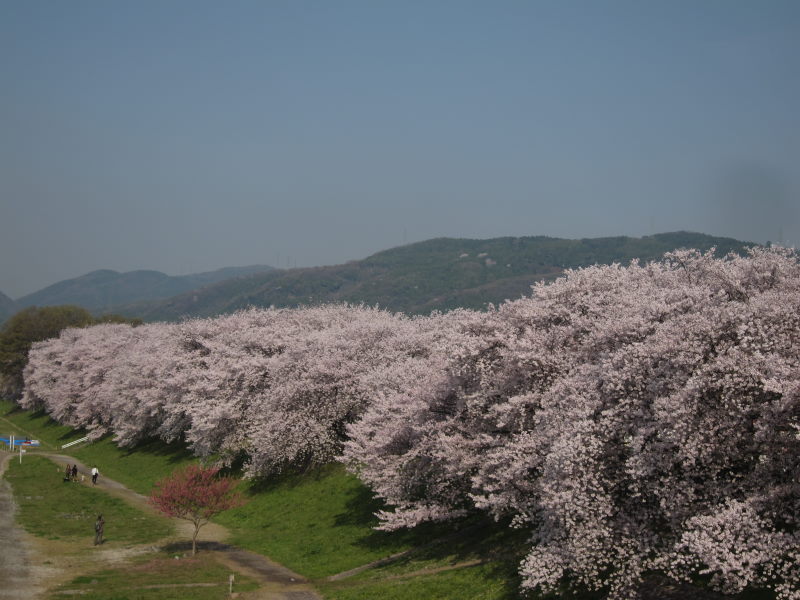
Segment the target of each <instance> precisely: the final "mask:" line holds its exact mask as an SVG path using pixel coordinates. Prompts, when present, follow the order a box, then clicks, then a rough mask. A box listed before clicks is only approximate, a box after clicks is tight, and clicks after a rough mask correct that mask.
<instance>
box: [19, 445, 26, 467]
mask: <svg viewBox="0 0 800 600" xmlns="http://www.w3.org/2000/svg"><path fill="white" fill-rule="evenodd" d="M23 452H25V450H23V449H22V444H20V445H19V464H22V453H23Z"/></svg>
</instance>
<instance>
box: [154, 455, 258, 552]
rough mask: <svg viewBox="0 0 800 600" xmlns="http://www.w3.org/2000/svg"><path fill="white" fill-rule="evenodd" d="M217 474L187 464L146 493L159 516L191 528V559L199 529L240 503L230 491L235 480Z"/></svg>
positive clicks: (213, 469) (236, 495) (238, 496)
mask: <svg viewBox="0 0 800 600" xmlns="http://www.w3.org/2000/svg"><path fill="white" fill-rule="evenodd" d="M218 472H219V469H218V468H216V467H203V466H201V465H189V466H187V467H184V468H183V469H179V470H177V471H174V472H173V473H172V474H171V475H168V476H167V477H165V478H164V479H161V480H159V481H158V482H156V485H155V487H154V488H153V491H152V492H151V493H150V498H149V500H150V503H151V504H152V505H153V506H155V507H156V508H157V509H158V510H160V511H161V512H162V513H164V514H165V515H167V516H168V517H177V518H178V519H184V520H186V521H190V522H191V523H192V524H193V525H194V534H193V535H192V556H194V555H195V554H197V533H198V532H199V531H200V528H201V527H202V526H203V525H205V524H206V523H208V522H209V521H210V520H211V518H212V517H213V516H215V515H217V514H219V513H221V512H222V511H224V510H228V509H229V508H235V507H237V506H241V505H242V504H244V500H243V499H242V497H241V494H240V493H239V492H238V491H236V490H234V488H235V487H236V480H235V479H233V478H231V477H217V473H218Z"/></svg>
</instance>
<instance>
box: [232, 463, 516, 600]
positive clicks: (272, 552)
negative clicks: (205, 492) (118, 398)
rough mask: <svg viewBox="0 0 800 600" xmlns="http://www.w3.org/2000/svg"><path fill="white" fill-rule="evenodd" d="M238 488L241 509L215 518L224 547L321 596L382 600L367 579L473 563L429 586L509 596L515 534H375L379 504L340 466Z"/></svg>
mask: <svg viewBox="0 0 800 600" xmlns="http://www.w3.org/2000/svg"><path fill="white" fill-rule="evenodd" d="M243 487H244V489H245V495H246V497H247V498H248V503H247V504H246V505H245V506H243V507H241V508H238V509H234V510H230V511H227V512H226V513H224V514H223V515H221V516H220V517H219V518H218V519H217V520H218V521H219V522H220V523H222V524H223V525H225V526H226V527H228V528H229V529H230V530H231V531H232V533H233V539H232V540H231V542H232V543H233V544H235V545H237V546H241V547H243V548H247V549H249V550H253V551H254V552H259V553H262V554H266V555H268V556H270V557H271V558H273V559H275V560H277V561H278V562H280V563H282V564H284V565H286V566H288V567H289V568H291V569H293V570H295V571H297V572H298V573H301V574H303V575H305V576H307V577H310V578H312V579H314V580H315V581H316V583H315V585H316V584H319V585H320V587H321V588H323V589H325V590H326V597H330V598H340V597H341V598H349V597H351V596H349V595H348V594H357V593H362V592H360V591H358V590H361V589H362V588H363V590H364V591H363V593H364V594H365V595H364V596H363V597H365V598H368V597H372V598H382V597H383V596H382V595H381V594H382V593H383V592H382V591H381V590H378V589H377V588H376V590H374V591H370V590H371V588H372V587H374V586H378V587H380V585H383V584H381V583H379V582H377V581H375V580H374V579H375V578H387V577H397V576H403V574H405V573H410V572H414V571H419V570H421V569H437V568H442V567H444V568H448V567H450V566H452V565H453V564H457V563H460V562H464V561H474V560H482V561H486V563H487V564H485V565H482V566H480V567H470V568H459V569H456V570H452V571H447V572H446V573H437V574H436V575H431V576H430V577H431V578H432V579H431V581H432V582H441V585H452V587H453V589H454V590H461V592H454V594H455V595H453V596H452V597H453V598H472V597H476V598H477V597H480V598H483V597H484V596H469V595H467V596H465V595H463V590H464V589H470V588H471V589H473V591H474V590H475V589H479V590H485V591H486V594H488V595H486V596H485V597H486V598H516V597H517V584H518V577H517V575H516V567H517V563H518V560H519V556H518V555H517V554H516V553H515V552H513V551H511V552H509V551H508V549H509V548H518V547H520V544H519V543H518V542H519V541H520V539H522V537H524V536H523V535H522V534H520V533H519V532H516V531H513V532H509V529H508V528H507V527H502V526H499V525H497V524H494V523H489V522H486V521H477V520H474V519H473V520H471V521H461V522H459V523H456V524H452V523H444V524H439V525H431V524H429V525H424V526H420V527H417V528H415V529H413V530H410V531H396V532H380V531H375V530H374V529H373V527H374V526H375V525H376V524H377V519H376V518H375V516H374V513H375V511H377V510H379V509H381V508H383V506H382V504H381V503H380V502H378V501H377V500H375V499H374V498H373V497H372V494H371V493H370V492H369V490H368V489H367V488H365V487H364V486H363V484H361V483H360V482H359V481H358V479H356V478H355V477H354V476H352V475H350V474H349V473H347V472H345V470H344V468H343V467H342V466H341V465H327V466H325V467H321V468H319V469H316V470H315V471H313V472H311V473H305V474H301V475H298V474H293V475H285V476H283V477H280V478H273V479H271V480H268V481H261V482H249V483H245V484H243ZM412 549H415V550H414V551H413V552H412V553H411V554H410V555H409V556H407V557H404V558H402V559H399V560H396V561H393V562H392V563H391V564H389V565H386V566H384V567H380V568H373V569H369V570H367V571H365V572H363V573H361V574H359V575H356V576H354V577H352V578H347V579H345V580H341V581H340V582H336V583H331V584H324V583H323V582H321V581H320V580H321V579H323V578H325V577H327V576H330V575H333V574H336V573H340V572H343V571H347V570H349V569H353V568H355V567H359V566H361V565H365V564H367V563H370V562H373V561H375V560H378V559H381V558H385V557H387V556H389V555H392V554H395V553H398V552H403V551H408V550H412ZM354 582H358V584H355V583H354ZM446 582H450V583H449V584H448V583H446ZM454 582H461V583H458V584H457V585H456V584H455V583H454ZM462 584H463V587H461V586H462ZM354 585H356V587H353V586H354ZM386 585H387V586H388V588H394V587H397V589H398V590H407V591H408V592H407V593H408V594H409V595H407V596H397V597H398V598H399V597H404V598H418V597H425V598H428V597H429V596H427V595H424V594H423V595H419V594H418V591H419V589H421V588H419V587H417V586H416V585H415V584H409V583H408V582H405V583H400V582H399V581H395V582H391V583H389V582H387V583H386ZM432 585H433V584H432ZM437 585H438V584H437ZM388 588H387V589H388ZM490 590H492V591H491V592H490ZM379 592H380V593H379ZM393 593H394V592H393ZM397 593H400V592H397ZM481 593H483V591H481ZM352 597H353V598H358V597H362V596H358V595H355V596H352ZM393 597H394V596H393ZM443 597H445V596H443ZM446 597H448V598H449V597H450V596H446Z"/></svg>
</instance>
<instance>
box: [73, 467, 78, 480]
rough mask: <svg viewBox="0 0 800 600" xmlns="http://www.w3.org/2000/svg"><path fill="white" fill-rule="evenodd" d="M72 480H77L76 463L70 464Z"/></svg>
mask: <svg viewBox="0 0 800 600" xmlns="http://www.w3.org/2000/svg"><path fill="white" fill-rule="evenodd" d="M72 481H78V465H72Z"/></svg>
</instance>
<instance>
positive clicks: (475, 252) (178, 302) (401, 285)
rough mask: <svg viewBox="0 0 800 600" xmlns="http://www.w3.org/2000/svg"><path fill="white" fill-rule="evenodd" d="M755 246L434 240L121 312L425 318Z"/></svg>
mask: <svg viewBox="0 0 800 600" xmlns="http://www.w3.org/2000/svg"><path fill="white" fill-rule="evenodd" d="M753 245H755V244H752V243H748V242H742V241H740V240H735V239H733V238H722V237H714V236H710V235H706V234H700V233H692V232H684V231H679V232H670V233H662V234H655V235H652V236H644V237H641V238H633V237H627V236H615V237H606V238H582V239H577V240H571V239H564V238H551V237H547V236H527V237H502V238H490V239H486V240H476V239H469V238H434V239H431V240H425V241H422V242H417V243H414V244H408V245H405V246H399V247H396V248H390V249H387V250H383V251H380V252H377V253H375V254H373V255H371V256H368V257H367V258H365V259H362V260H358V261H349V262H347V263H344V264H340V265H331V266H322V267H309V268H302V269H287V270H279V269H276V270H273V271H269V272H266V273H259V274H251V275H247V276H243V277H239V278H237V279H235V280H226V281H220V282H218V283H215V284H212V285H209V286H206V287H205V288H203V289H201V290H191V291H188V292H185V293H182V294H179V295H176V296H173V297H171V298H168V299H165V300H159V301H149V302H139V303H134V304H130V305H127V306H119V307H115V312H120V313H121V314H124V315H126V316H130V317H139V318H142V319H144V320H146V321H155V320H166V321H175V320H180V319H183V318H190V317H211V316H215V315H218V314H225V313H231V312H235V311H236V310H241V309H244V308H248V307H250V306H256V307H269V306H276V307H296V306H303V305H314V304H322V303H328V302H349V303H355V304H358V303H365V304H369V305H378V306H380V307H382V308H385V309H388V310H392V311H397V312H406V313H409V314H425V313H429V312H431V311H433V310H450V309H453V308H457V307H464V308H474V309H483V308H485V307H486V306H487V304H490V303H491V304H499V303H501V302H503V301H504V300H506V299H509V298H518V297H520V296H522V295H525V294H528V293H530V287H531V285H533V284H534V283H536V282H537V281H541V280H545V281H548V280H552V279H555V278H556V277H558V276H559V275H560V274H562V273H563V272H564V270H566V269H570V268H579V267H585V266H589V265H591V264H597V263H601V264H608V263H612V262H622V263H627V262H630V261H631V260H633V259H637V258H638V259H640V260H642V261H648V260H654V259H657V258H660V257H661V256H662V255H663V254H664V253H665V252H669V251H671V250H675V249H678V248H687V247H691V248H697V249H698V250H701V251H706V250H709V249H710V248H712V247H716V248H717V252H718V253H720V254H726V253H728V252H744V250H745V248H746V247H748V246H753Z"/></svg>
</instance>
